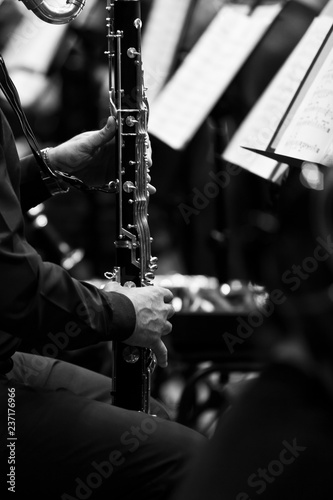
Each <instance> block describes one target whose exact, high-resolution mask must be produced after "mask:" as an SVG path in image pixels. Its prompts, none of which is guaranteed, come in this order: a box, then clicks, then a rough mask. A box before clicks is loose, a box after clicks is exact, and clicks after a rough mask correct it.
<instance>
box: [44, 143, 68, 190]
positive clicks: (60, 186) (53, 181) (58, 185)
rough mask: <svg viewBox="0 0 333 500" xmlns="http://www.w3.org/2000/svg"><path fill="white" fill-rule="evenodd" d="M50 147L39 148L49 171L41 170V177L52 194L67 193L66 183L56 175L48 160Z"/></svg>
mask: <svg viewBox="0 0 333 500" xmlns="http://www.w3.org/2000/svg"><path fill="white" fill-rule="evenodd" d="M51 150H52V148H45V149H42V150H41V155H42V158H43V161H44V163H45V164H46V166H47V168H48V170H49V173H47V172H44V171H41V177H42V180H43V182H44V184H45V185H46V187H47V189H48V190H49V192H50V193H51V194H52V196H54V195H56V194H60V193H67V192H68V191H69V187H68V185H67V184H66V183H65V182H64V181H63V180H62V179H61V178H60V177H58V176H57V174H56V171H55V170H54V169H53V167H52V162H51V160H50V151H51Z"/></svg>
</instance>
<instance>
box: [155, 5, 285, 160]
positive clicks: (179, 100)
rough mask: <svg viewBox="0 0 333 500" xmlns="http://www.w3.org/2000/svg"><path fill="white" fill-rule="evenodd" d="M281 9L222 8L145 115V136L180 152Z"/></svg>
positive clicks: (276, 6) (263, 7) (275, 7)
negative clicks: (147, 119)
mask: <svg viewBox="0 0 333 500" xmlns="http://www.w3.org/2000/svg"><path fill="white" fill-rule="evenodd" d="M281 8H282V7H281V5H280V4H275V5H266V6H261V7H257V9H255V11H254V14H253V15H251V16H249V15H247V14H248V7H247V6H244V5H242V6H230V5H225V6H223V7H222V8H221V9H220V11H219V12H218V14H217V15H216V17H215V19H214V20H213V21H212V22H211V23H210V25H209V26H208V28H207V30H206V31H205V32H204V34H203V35H202V36H201V37H200V39H199V40H198V42H197V43H196V44H195V46H194V47H193V49H192V50H191V52H190V53H189V54H188V56H187V57H186V58H185V60H184V62H183V64H182V65H181V66H180V68H179V69H178V71H177V72H176V73H175V74H174V76H173V78H172V79H171V80H170V81H169V82H168V83H167V84H166V85H165V87H164V89H163V90H162V91H161V93H160V94H159V96H158V97H157V98H156V99H155V101H154V102H153V105H152V106H151V109H150V117H149V132H150V133H151V134H153V135H155V136H156V137H158V138H159V139H160V140H162V141H163V142H165V143H166V144H168V145H169V146H170V147H172V148H173V149H176V150H179V149H182V148H183V147H184V146H185V145H186V144H187V143H188V141H189V140H190V139H191V138H192V137H193V135H194V134H195V132H196V131H197V129H198V128H199V127H200V125H201V123H202V122H203V120H204V119H205V118H206V116H207V115H208V114H209V112H210V111H211V109H212V108H213V107H214V105H215V104H216V102H217V100H218V99H219V98H220V96H221V95H222V94H223V92H224V91H225V90H226V88H227V87H228V85H229V84H230V82H231V81H232V79H233V78H234V76H235V75H236V73H237V72H238V71H239V69H240V68H241V66H242V64H243V63H244V62H245V61H246V59H247V58H248V56H249V54H250V53H251V52H252V50H253V48H254V47H255V46H256V44H257V43H258V42H259V40H260V39H261V38H262V36H263V34H264V32H265V31H266V29H267V28H268V26H269V25H270V24H271V23H272V21H273V19H274V18H275V17H276V16H277V14H278V13H279V12H280V11H281Z"/></svg>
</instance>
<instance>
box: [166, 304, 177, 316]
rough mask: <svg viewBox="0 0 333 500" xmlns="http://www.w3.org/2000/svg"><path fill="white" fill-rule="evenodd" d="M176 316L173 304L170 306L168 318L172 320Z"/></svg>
mask: <svg viewBox="0 0 333 500" xmlns="http://www.w3.org/2000/svg"><path fill="white" fill-rule="evenodd" d="M174 314H175V309H174V307H173V305H172V304H170V306H169V308H168V315H167V318H168V319H170V318H172V316H173V315H174Z"/></svg>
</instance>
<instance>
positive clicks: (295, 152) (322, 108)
mask: <svg viewBox="0 0 333 500" xmlns="http://www.w3.org/2000/svg"><path fill="white" fill-rule="evenodd" d="M325 48H326V50H327V56H326V59H325V61H324V63H323V64H322V66H321V68H320V69H319V71H318V73H317V75H316V77H315V78H314V80H313V82H312V83H311V85H310V88H309V89H308V91H307V93H306V95H305V96H304V98H303V100H302V102H301V103H300V104H299V107H298V109H297V110H296V112H295V115H294V117H293V119H292V121H291V122H290V124H289V126H288V127H287V128H286V130H285V132H284V134H283V136H282V137H281V139H280V142H279V144H278V145H277V147H276V149H275V152H276V153H277V154H282V155H286V156H290V157H292V158H298V159H300V160H303V161H311V162H314V163H319V164H322V165H325V166H328V167H332V166H333V157H332V155H331V152H332V143H333V50H332V49H333V38H332V37H331V38H330V43H329V44H327V46H326V47H325Z"/></svg>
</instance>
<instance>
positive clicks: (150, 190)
mask: <svg viewBox="0 0 333 500" xmlns="http://www.w3.org/2000/svg"><path fill="white" fill-rule="evenodd" d="M147 187H148V193H149V194H155V193H156V188H155V187H154V186H152V185H151V184H148V186H147Z"/></svg>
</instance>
